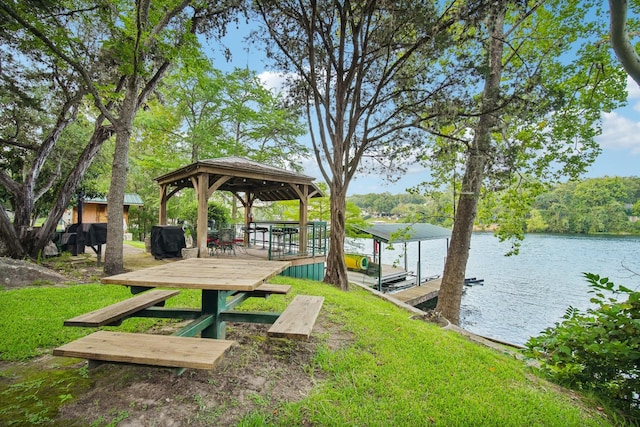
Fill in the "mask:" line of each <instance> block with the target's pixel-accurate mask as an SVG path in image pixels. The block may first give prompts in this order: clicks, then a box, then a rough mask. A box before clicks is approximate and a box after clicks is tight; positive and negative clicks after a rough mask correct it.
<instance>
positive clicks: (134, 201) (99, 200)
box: [84, 193, 144, 206]
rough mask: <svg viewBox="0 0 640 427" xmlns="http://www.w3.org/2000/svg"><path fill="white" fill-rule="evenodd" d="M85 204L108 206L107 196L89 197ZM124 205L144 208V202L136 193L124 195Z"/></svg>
mask: <svg viewBox="0 0 640 427" xmlns="http://www.w3.org/2000/svg"><path fill="white" fill-rule="evenodd" d="M84 203H96V204H107V196H101V197H100V196H99V197H87V198H85V199H84ZM124 204H125V205H129V206H132V205H133V206H143V205H144V201H143V200H142V198H141V197H140V196H139V195H137V194H135V193H127V194H125V195H124Z"/></svg>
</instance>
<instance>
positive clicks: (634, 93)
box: [627, 77, 640, 111]
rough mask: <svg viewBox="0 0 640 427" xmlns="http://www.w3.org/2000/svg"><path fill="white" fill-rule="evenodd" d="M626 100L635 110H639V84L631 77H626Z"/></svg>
mask: <svg viewBox="0 0 640 427" xmlns="http://www.w3.org/2000/svg"><path fill="white" fill-rule="evenodd" d="M627 94H628V95H627V101H628V102H629V105H630V106H632V107H633V109H634V110H635V111H640V85H638V83H636V82H635V80H633V79H632V78H631V77H627Z"/></svg>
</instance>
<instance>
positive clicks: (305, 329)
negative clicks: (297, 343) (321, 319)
mask: <svg viewBox="0 0 640 427" xmlns="http://www.w3.org/2000/svg"><path fill="white" fill-rule="evenodd" d="M323 302H324V297H318V296H310V295H296V297H295V298H294V299H293V301H291V303H289V305H288V306H287V308H286V309H285V310H284V311H283V312H282V314H281V315H280V317H278V320H276V321H275V322H274V324H273V325H271V327H270V328H269V330H268V331H267V335H269V336H270V337H276V338H293V339H299V340H305V339H308V338H309V335H311V330H312V329H313V325H314V324H315V323H316V319H317V318H318V314H319V313H320V309H321V308H322V303H323Z"/></svg>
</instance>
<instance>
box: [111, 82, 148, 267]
mask: <svg viewBox="0 0 640 427" xmlns="http://www.w3.org/2000/svg"><path fill="white" fill-rule="evenodd" d="M130 78H131V79H132V82H131V83H130V84H129V85H128V87H127V93H126V95H125V99H124V102H123V103H122V109H121V111H120V119H119V120H118V123H117V125H116V147H115V151H114V154H113V165H112V168H111V184H110V186H109V194H108V196H107V247H106V249H105V253H104V273H105V274H106V275H109V276H111V275H114V274H119V273H122V272H124V260H123V253H122V244H123V242H124V227H123V217H122V215H123V212H124V193H125V189H126V187H127V173H128V172H129V141H130V139H131V128H132V126H133V119H134V118H135V115H136V111H137V108H136V104H137V100H138V91H139V90H138V89H139V87H138V86H139V85H138V80H137V77H135V76H133V77H130Z"/></svg>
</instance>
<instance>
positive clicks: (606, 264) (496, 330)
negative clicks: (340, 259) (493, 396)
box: [351, 233, 640, 345]
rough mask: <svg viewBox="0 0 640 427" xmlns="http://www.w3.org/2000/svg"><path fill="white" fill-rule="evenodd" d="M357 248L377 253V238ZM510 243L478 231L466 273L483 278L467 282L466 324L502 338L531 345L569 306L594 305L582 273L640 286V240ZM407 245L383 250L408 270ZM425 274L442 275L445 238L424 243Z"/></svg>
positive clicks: (562, 238) (560, 238)
mask: <svg viewBox="0 0 640 427" xmlns="http://www.w3.org/2000/svg"><path fill="white" fill-rule="evenodd" d="M351 245H352V247H353V250H354V251H357V252H359V253H362V254H371V253H372V249H371V248H372V241H371V239H356V240H354V241H351ZM509 248H510V245H509V244H508V243H506V242H505V243H500V242H499V241H498V239H497V238H496V237H494V236H493V234H491V233H474V235H473V237H472V240H471V250H470V253H469V262H468V264H467V274H466V277H477V278H479V279H484V284H483V285H475V286H471V287H465V289H466V291H465V294H464V296H463V298H462V310H461V326H462V327H464V328H465V329H467V330H469V331H471V332H474V333H477V334H480V335H483V336H487V337H491V338H495V339H499V340H503V341H507V342H511V343H514V344H521V345H522V344H524V343H525V342H526V341H527V340H528V338H529V337H530V336H533V335H538V334H539V333H540V332H541V331H542V330H543V329H545V328H547V327H549V326H553V325H554V324H555V322H557V321H560V320H561V318H562V316H563V314H564V313H565V311H566V309H567V308H568V307H569V306H573V307H576V308H579V309H585V308H587V307H589V306H590V302H589V299H590V297H591V295H590V294H589V293H588V291H589V287H588V285H587V282H586V281H585V279H584V277H583V275H582V274H583V273H585V272H588V273H595V274H599V275H600V276H602V277H608V278H609V279H611V280H612V281H614V282H615V283H616V284H621V285H625V286H627V287H629V288H631V289H634V290H639V289H640V277H639V276H637V275H634V272H636V273H638V274H640V237H617V236H573V235H550V234H530V235H527V237H526V238H525V240H524V241H523V242H522V246H521V248H520V254H519V255H517V256H510V257H506V256H504V254H505V253H506V252H507V251H508V250H509ZM403 253H404V248H403V245H402V244H396V245H394V250H389V249H387V248H386V247H385V248H383V252H382V254H383V255H382V260H383V263H385V264H391V263H393V262H396V263H398V265H400V266H403V267H404V257H403V255H402V254H403ZM417 253H418V244H417V243H409V244H407V266H408V269H409V271H414V272H415V271H416V270H417V261H418V256H417ZM421 253H422V264H421V269H422V277H428V276H433V275H442V271H443V269H444V261H445V256H446V240H432V241H425V242H422V244H421Z"/></svg>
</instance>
